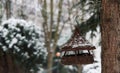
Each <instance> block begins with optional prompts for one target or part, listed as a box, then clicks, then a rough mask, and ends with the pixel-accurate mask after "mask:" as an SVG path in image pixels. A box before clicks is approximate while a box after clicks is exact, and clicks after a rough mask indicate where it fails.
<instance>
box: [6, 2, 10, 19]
mask: <svg viewBox="0 0 120 73" xmlns="http://www.w3.org/2000/svg"><path fill="white" fill-rule="evenodd" d="M5 10H6V18H7V19H9V18H10V17H11V0H6V3H5Z"/></svg>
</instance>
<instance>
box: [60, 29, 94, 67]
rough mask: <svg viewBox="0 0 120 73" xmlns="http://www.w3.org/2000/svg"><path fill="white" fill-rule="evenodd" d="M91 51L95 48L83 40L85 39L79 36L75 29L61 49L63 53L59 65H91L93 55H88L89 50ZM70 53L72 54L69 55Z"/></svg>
mask: <svg viewBox="0 0 120 73" xmlns="http://www.w3.org/2000/svg"><path fill="white" fill-rule="evenodd" d="M93 49H95V46H93V45H92V44H90V43H89V42H88V41H87V40H85V38H84V37H82V36H81V35H80V33H79V29H78V28H77V27H76V28H75V31H74V34H73V35H72V37H71V39H70V40H69V41H68V42H67V43H65V44H64V46H63V47H62V48H61V51H62V53H63V56H62V58H61V63H62V64H65V65H76V64H90V63H93V62H94V58H93V54H91V53H90V50H93ZM84 50H86V51H87V53H86V52H85V53H84ZM70 52H73V53H74V54H70Z"/></svg>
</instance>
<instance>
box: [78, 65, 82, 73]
mask: <svg viewBox="0 0 120 73" xmlns="http://www.w3.org/2000/svg"><path fill="white" fill-rule="evenodd" d="M82 69H83V67H82V65H78V73H82Z"/></svg>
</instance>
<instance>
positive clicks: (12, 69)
mask: <svg viewBox="0 0 120 73" xmlns="http://www.w3.org/2000/svg"><path fill="white" fill-rule="evenodd" d="M0 73H25V71H24V70H23V69H22V68H21V67H20V66H19V65H17V64H15V62H14V58H13V56H12V55H10V54H8V53H6V52H3V51H2V50H0ZM29 73H30V72H29Z"/></svg>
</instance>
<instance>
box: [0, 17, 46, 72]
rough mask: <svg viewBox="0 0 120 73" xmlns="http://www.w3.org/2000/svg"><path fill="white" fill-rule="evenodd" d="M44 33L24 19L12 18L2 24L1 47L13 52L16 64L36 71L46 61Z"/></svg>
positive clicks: (0, 33) (0, 32)
mask: <svg viewBox="0 0 120 73" xmlns="http://www.w3.org/2000/svg"><path fill="white" fill-rule="evenodd" d="M42 36H43V35H42V33H41V31H40V29H38V28H37V27H36V26H35V25H33V24H28V23H27V22H26V21H24V20H15V19H10V20H8V21H4V22H3V23H2V25H1V26H0V40H1V41H0V47H1V48H0V49H2V50H3V51H5V52H7V53H12V54H13V55H14V58H15V62H16V64H19V65H21V66H22V67H23V68H25V69H26V70H28V71H30V70H33V71H36V70H38V69H39V68H40V67H43V66H42V65H43V64H44V63H45V59H46V49H45V48H44V43H43V41H44V40H43V38H42Z"/></svg>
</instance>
